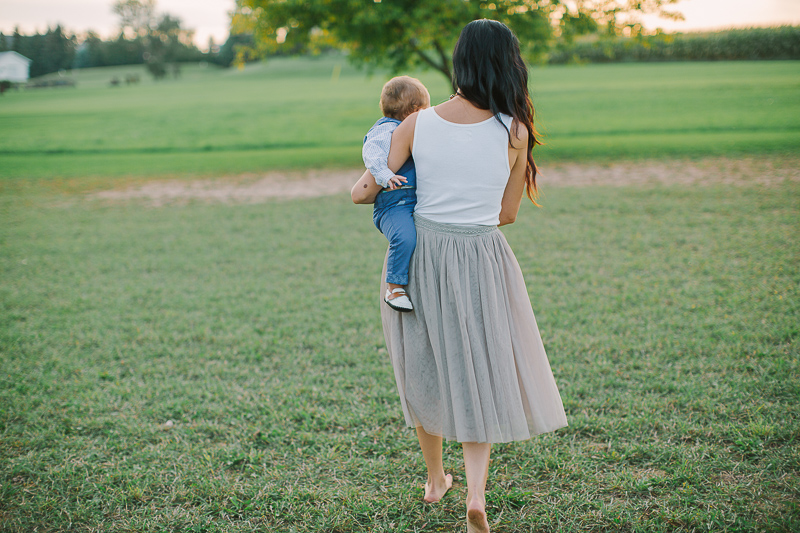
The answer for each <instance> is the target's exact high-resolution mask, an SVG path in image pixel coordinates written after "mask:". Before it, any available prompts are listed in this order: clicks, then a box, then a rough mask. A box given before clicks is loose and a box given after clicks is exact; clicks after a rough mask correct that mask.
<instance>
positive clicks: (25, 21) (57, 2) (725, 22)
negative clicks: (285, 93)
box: [0, 0, 800, 50]
mask: <svg viewBox="0 0 800 533" xmlns="http://www.w3.org/2000/svg"><path fill="white" fill-rule="evenodd" d="M388 1H391V0H388ZM112 4H113V0H0V31H2V32H3V33H5V34H9V33H12V32H13V31H14V27H16V26H19V28H20V31H21V32H22V33H23V34H31V33H35V32H37V31H39V32H44V31H45V30H46V29H47V27H48V26H55V25H56V24H61V26H62V27H64V28H65V29H66V30H67V31H69V32H70V33H82V32H85V31H86V30H94V31H95V32H97V33H99V34H100V35H101V36H102V37H111V36H114V35H115V34H116V33H117V31H118V30H117V26H118V18H117V16H116V15H114V13H112V11H111V5H112ZM234 4H235V0H157V1H156V10H157V11H158V12H159V13H169V14H171V15H175V16H177V17H178V18H180V19H181V21H182V22H183V27H184V28H188V29H192V30H194V31H195V43H196V44H197V46H198V47H199V48H201V49H203V50H205V49H206V48H207V44H208V38H209V37H213V38H214V42H216V43H217V44H222V43H224V42H225V40H226V39H227V37H228V24H229V20H230V19H229V16H228V12H229V11H231V10H233V7H234ZM674 10H676V11H679V12H681V13H683V15H684V17H685V20H682V21H670V20H664V19H658V18H655V17H645V18H644V19H643V22H644V26H645V28H647V29H651V30H652V29H655V28H656V27H660V28H662V29H663V30H664V31H669V32H672V31H684V32H685V31H697V30H716V29H724V28H731V27H744V26H771V25H778V24H795V25H800V0H681V1H680V2H679V3H678V4H676V5H675V7H674Z"/></svg>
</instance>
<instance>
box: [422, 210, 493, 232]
mask: <svg viewBox="0 0 800 533" xmlns="http://www.w3.org/2000/svg"><path fill="white" fill-rule="evenodd" d="M414 224H415V225H416V226H417V227H418V228H425V229H428V230H431V231H435V232H438V233H452V234H456V235H484V234H486V233H491V232H493V231H494V230H496V229H497V226H476V225H471V224H445V223H443V222H435V221H433V220H431V219H429V218H425V217H423V216H420V215H418V214H416V213H414Z"/></svg>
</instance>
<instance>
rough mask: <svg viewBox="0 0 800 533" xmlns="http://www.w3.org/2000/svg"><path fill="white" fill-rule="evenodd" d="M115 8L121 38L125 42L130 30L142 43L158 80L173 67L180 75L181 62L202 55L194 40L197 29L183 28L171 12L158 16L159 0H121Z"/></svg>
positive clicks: (153, 73) (150, 66) (146, 60)
mask: <svg viewBox="0 0 800 533" xmlns="http://www.w3.org/2000/svg"><path fill="white" fill-rule="evenodd" d="M113 11H114V13H116V14H117V15H119V18H120V30H121V32H122V33H121V34H120V38H119V39H118V40H119V41H124V34H126V33H127V34H129V35H132V36H133V42H135V43H141V44H142V46H143V48H144V50H143V52H142V58H143V60H144V62H145V64H146V65H147V70H148V71H149V72H150V74H152V75H153V77H154V78H155V79H161V78H163V77H165V76H166V75H167V71H168V70H170V69H171V70H172V72H173V73H174V74H175V76H176V77H177V76H178V74H179V73H180V67H179V66H178V61H180V60H181V59H190V58H192V59H194V58H195V57H198V56H201V55H202V54H200V53H199V51H198V50H197V48H196V47H195V46H194V44H193V43H192V38H193V37H194V31H193V30H187V29H184V28H182V27H181V20H180V19H179V18H177V17H174V16H172V15H170V14H168V13H164V14H161V15H157V14H156V2H155V0H117V1H116V2H114V5H113ZM194 52H197V53H196V54H195V53H194ZM168 65H169V68H168Z"/></svg>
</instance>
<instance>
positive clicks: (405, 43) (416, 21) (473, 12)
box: [232, 0, 680, 82]
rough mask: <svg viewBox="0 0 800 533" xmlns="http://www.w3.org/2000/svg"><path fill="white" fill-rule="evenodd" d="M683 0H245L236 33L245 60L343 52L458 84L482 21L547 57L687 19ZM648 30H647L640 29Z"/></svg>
mask: <svg viewBox="0 0 800 533" xmlns="http://www.w3.org/2000/svg"><path fill="white" fill-rule="evenodd" d="M677 1H678V0H639V1H637V0H572V1H568V0H494V1H491V2H485V1H476V0H438V1H437V2H427V1H424V0H237V1H236V9H235V11H234V13H233V17H232V33H249V34H252V35H253V37H254V46H252V47H249V48H246V49H242V50H241V51H240V56H241V58H242V59H243V58H247V57H263V56H266V55H268V54H271V53H275V52H278V51H281V50H287V49H288V50H307V51H315V50H319V49H321V48H323V47H337V48H342V49H344V50H346V51H347V52H349V54H350V58H351V59H352V60H353V61H355V62H356V63H360V64H363V65H366V66H368V67H377V66H385V67H389V68H390V69H391V70H392V71H393V72H399V71H402V70H406V69H409V68H413V67H417V66H424V67H428V68H432V69H435V70H437V71H439V72H441V73H442V75H444V76H445V77H446V78H447V79H448V81H450V82H452V65H451V52H452V49H453V46H454V45H455V42H456V40H457V39H458V35H459V33H460V31H461V28H462V27H463V26H464V25H465V24H467V23H468V22H470V21H472V20H476V19H481V18H489V19H494V20H498V21H500V22H503V23H505V24H506V25H508V26H509V27H510V28H511V29H512V30H513V31H514V33H516V34H517V36H518V37H519V39H520V44H521V46H522V51H523V54H525V55H526V56H527V57H529V58H532V59H534V58H537V57H539V56H541V55H543V54H544V53H545V52H546V51H547V49H548V47H549V45H550V43H551V41H552V40H553V39H554V38H555V37H557V36H561V35H563V36H564V37H565V38H571V37H574V36H575V35H579V34H582V33H588V32H595V31H605V32H618V31H622V29H623V28H624V27H628V28H629V30H628V31H630V28H633V29H634V31H637V29H636V28H637V26H636V25H637V21H636V18H635V17H636V15H637V14H644V13H655V14H658V15H660V16H665V17H672V18H674V17H680V15H678V14H676V13H671V12H669V11H667V10H666V9H665V8H666V7H667V6H668V5H669V4H674V3H676V2H677ZM638 31H641V25H638Z"/></svg>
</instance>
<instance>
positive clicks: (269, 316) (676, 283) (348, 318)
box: [0, 184, 800, 533]
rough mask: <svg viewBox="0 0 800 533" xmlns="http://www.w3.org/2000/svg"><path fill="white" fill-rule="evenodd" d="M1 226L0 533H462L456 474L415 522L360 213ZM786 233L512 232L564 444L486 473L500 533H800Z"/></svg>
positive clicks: (792, 199) (47, 208) (724, 223)
mask: <svg viewBox="0 0 800 533" xmlns="http://www.w3.org/2000/svg"><path fill="white" fill-rule="evenodd" d="M15 200H16V199H15V198H9V197H4V198H3V202H2V205H3V211H2V214H3V224H2V225H0V239H1V242H2V247H3V254H2V259H1V260H0V265H1V266H2V279H3V282H2V285H1V287H2V293H1V297H0V301H2V313H0V316H1V317H2V326H1V327H0V347H2V361H3V363H2V372H0V457H2V460H0V483H2V492H0V502H2V503H0V530H2V531H18V532H23V531H26V532H27V531H34V530H36V531H154V532H155V531H205V532H223V531H226V532H227V531H297V532H320V531H326V532H360V531H376V532H377V531H387V532H388V531H453V530H459V529H458V528H463V526H464V524H463V519H462V515H463V510H462V505H463V503H462V501H463V498H464V496H465V485H464V479H463V465H462V464H461V457H460V453H459V451H458V450H459V449H458V447H457V446H453V445H449V446H448V447H447V451H446V454H447V455H446V466H447V468H448V469H449V470H452V471H453V472H454V473H455V477H456V488H455V490H454V491H453V493H452V494H451V495H449V496H447V497H446V498H445V500H444V501H443V503H442V504H441V505H439V506H424V505H422V504H421V502H420V498H421V496H422V489H421V483H422V481H423V476H424V464H423V462H422V458H421V456H420V454H419V453H418V449H417V445H416V441H415V438H414V436H413V434H412V432H411V431H409V430H406V429H404V427H403V426H404V424H403V420H402V413H401V410H400V406H399V405H398V401H397V395H396V390H395V385H394V379H393V376H392V373H391V368H390V366H389V362H388V359H387V355H386V352H385V348H384V346H383V337H382V333H381V329H380V320H379V317H378V294H377V286H378V275H379V268H380V262H381V258H382V254H383V251H384V250H385V243H384V242H383V238H382V237H381V236H380V235H379V234H378V233H377V232H376V231H375V230H374V228H373V227H371V223H370V220H369V213H368V211H369V210H368V208H360V207H355V206H353V205H352V204H350V203H349V201H348V199H346V198H340V197H339V198H333V197H327V198H320V199H315V200H298V201H284V202H271V203H266V204H261V205H247V206H243V205H238V206H233V205H207V204H202V203H194V204H189V205H185V206H173V207H165V208H161V209H147V208H142V207H141V206H140V205H138V204H122V205H112V206H108V205H102V204H99V203H97V202H87V201H85V200H84V201H78V202H77V203H73V204H71V205H61V206H54V205H53V203H52V199H49V198H48V199H47V200H46V201H45V200H36V199H31V197H28V204H27V205H25V206H18V204H15V203H14V202H15ZM12 204H13V205H12ZM797 214H798V188H797V186H796V184H795V185H783V186H777V187H771V188H755V187H721V186H708V187H679V186H675V187H628V188H625V187H622V188H619V187H589V188H555V189H550V190H549V191H548V194H547V200H546V207H545V208H543V209H541V210H539V209H534V208H532V207H525V208H524V209H523V213H522V215H521V217H520V220H519V222H518V223H517V224H515V225H513V226H511V227H509V228H508V229H506V230H505V232H506V234H507V235H508V238H509V241H510V243H511V245H512V247H514V248H515V250H516V252H517V255H518V257H519V260H520V263H521V266H522V268H523V271H524V273H525V275H526V278H527V281H528V287H529V292H530V296H531V299H532V302H533V305H534V309H535V311H536V313H537V318H538V320H539V324H540V328H541V331H542V335H543V338H544V341H545V345H546V347H547V349H548V352H549V355H550V359H551V363H552V365H553V369H554V372H555V375H556V379H557V381H558V384H559V386H560V388H561V391H562V395H563V400H564V404H565V407H566V410H567V413H568V417H569V423H570V426H569V427H568V428H566V429H564V430H560V431H558V432H557V433H555V434H551V435H546V436H542V437H538V438H535V439H533V440H531V441H528V442H523V443H516V444H509V445H500V446H496V447H495V452H494V455H493V462H492V465H491V474H490V486H489V490H490V500H489V503H490V509H489V510H490V513H491V517H492V519H493V520H495V521H496V526H495V530H496V531H498V532H519V533H522V532H528V531H575V532H579V531H580V532H586V531H656V532H661V531H663V532H670V531H785V532H789V531H796V530H797V529H798V527H800V509H798V506H797V502H798V501H799V500H800V490H799V489H798V487H800V452H799V451H798V450H800V448H798V446H797V443H798V440H799V439H800V423H799V421H798V416H800V407H799V406H798V402H797V399H798V397H800V396H799V395H800V357H799V356H798V350H797V338H798V329H799V328H798V320H797V318H798V296H800V295H799V294H798V292H800V291H799V290H798V286H799V284H800V275H799V274H798V268H797V258H798V253H800V245H798V240H797V238H796V236H797ZM170 420H171V421H173V423H174V425H173V426H172V427H171V428H167V427H166V426H165V423H166V422H167V421H170Z"/></svg>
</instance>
